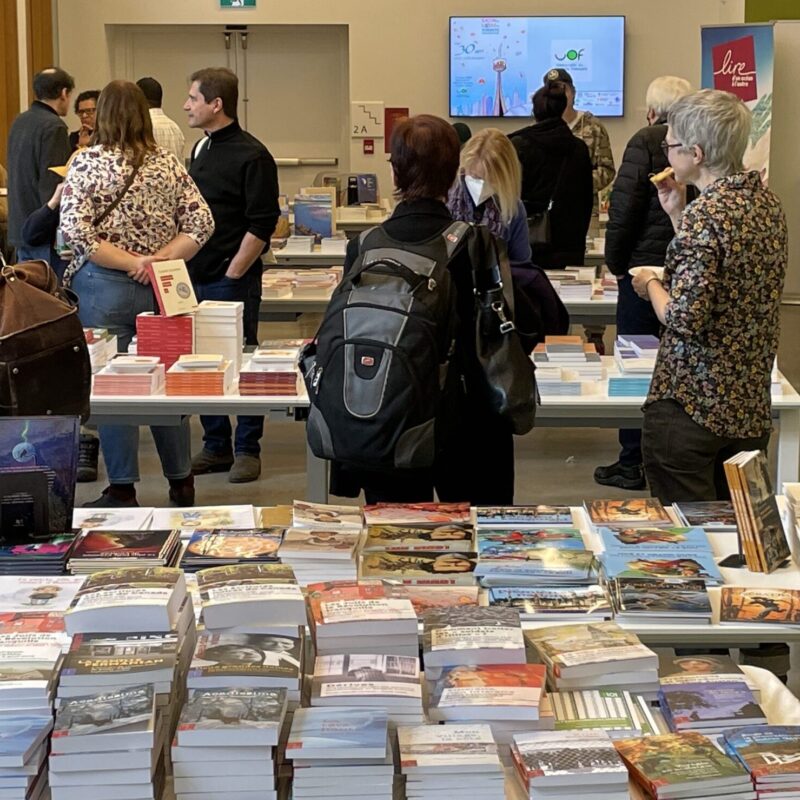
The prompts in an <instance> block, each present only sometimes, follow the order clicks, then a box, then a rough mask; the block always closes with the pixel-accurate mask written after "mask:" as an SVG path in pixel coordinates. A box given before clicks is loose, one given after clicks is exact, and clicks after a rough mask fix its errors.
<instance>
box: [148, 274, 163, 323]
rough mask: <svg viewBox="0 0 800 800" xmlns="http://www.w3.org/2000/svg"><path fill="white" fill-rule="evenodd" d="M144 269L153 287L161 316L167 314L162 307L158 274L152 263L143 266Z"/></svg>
mask: <svg viewBox="0 0 800 800" xmlns="http://www.w3.org/2000/svg"><path fill="white" fill-rule="evenodd" d="M145 270H146V271H147V275H148V277H149V278H150V286H151V287H152V288H153V294H154V295H155V296H156V302H157V303H158V310H159V312H160V313H161V316H162V317H166V316H167V311H166V309H165V308H164V301H163V300H162V299H161V286H160V285H159V283H158V276H157V275H156V271H155V268H154V267H153V265H152V264H147V265H146V266H145Z"/></svg>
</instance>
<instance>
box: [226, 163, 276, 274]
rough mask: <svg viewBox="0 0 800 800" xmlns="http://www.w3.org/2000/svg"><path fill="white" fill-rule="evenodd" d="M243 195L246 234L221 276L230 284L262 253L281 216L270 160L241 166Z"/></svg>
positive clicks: (274, 173) (274, 172) (273, 168)
mask: <svg viewBox="0 0 800 800" xmlns="http://www.w3.org/2000/svg"><path fill="white" fill-rule="evenodd" d="M244 193H245V215H246V216H247V222H248V230H247V233H246V234H245V235H244V237H243V238H242V242H241V244H240V245H239V250H238V251H237V253H236V255H235V256H234V257H233V258H232V259H231V263H230V264H229V265H228V269H227V271H226V272H225V275H226V276H227V277H229V278H233V279H234V280H235V279H237V278H241V277H242V276H243V275H244V274H245V272H247V270H248V269H250V267H251V266H252V265H253V263H254V262H255V260H256V259H257V258H258V257H259V256H260V255H261V254H262V253H263V252H264V248H265V246H266V245H267V243H268V242H269V240H270V237H271V236H272V234H273V233H274V232H275V226H276V225H277V224H278V217H279V216H280V215H281V210H280V207H279V206H278V194H279V189H278V168H277V167H276V166H275V161H274V160H273V158H272V156H270V155H268V154H264V155H263V156H259V157H258V158H255V159H253V160H252V161H250V162H249V163H248V164H247V165H246V166H245V176H244Z"/></svg>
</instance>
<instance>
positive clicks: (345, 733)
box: [286, 708, 389, 757]
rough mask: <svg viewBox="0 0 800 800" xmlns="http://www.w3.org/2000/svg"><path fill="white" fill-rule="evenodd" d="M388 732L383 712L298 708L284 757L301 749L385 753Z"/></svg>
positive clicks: (386, 718)
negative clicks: (376, 750)
mask: <svg viewBox="0 0 800 800" xmlns="http://www.w3.org/2000/svg"><path fill="white" fill-rule="evenodd" d="M388 732H389V720H388V716H387V714H386V709H382V708H375V709H371V708H369V709H368V708H298V709H297V710H296V711H295V712H294V717H293V719H292V731H291V733H290V734H289V741H288V742H287V745H286V750H287V757H291V755H290V754H291V753H292V751H295V755H297V753H296V751H297V750H304V749H314V750H338V749H341V748H363V749H366V750H370V751H374V750H375V749H376V748H377V749H380V748H381V747H383V748H384V749H385V747H386V740H387V736H388Z"/></svg>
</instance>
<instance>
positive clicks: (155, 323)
mask: <svg viewBox="0 0 800 800" xmlns="http://www.w3.org/2000/svg"><path fill="white" fill-rule="evenodd" d="M193 352H194V315H192V314H184V315H181V316H177V317H164V316H161V315H160V314H153V313H151V312H150V311H145V312H143V313H141V314H138V315H137V316H136V354H137V355H140V356H157V357H158V360H159V361H160V362H161V363H162V364H163V365H164V368H165V369H169V368H170V367H171V366H172V365H173V364H174V363H175V362H176V361H177V360H178V359H179V358H180V357H181V356H182V355H186V354H188V353H193Z"/></svg>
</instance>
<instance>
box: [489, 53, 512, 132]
mask: <svg viewBox="0 0 800 800" xmlns="http://www.w3.org/2000/svg"><path fill="white" fill-rule="evenodd" d="M507 68H508V62H507V61H506V60H505V59H504V58H503V45H502V44H501V45H500V46H499V47H498V48H497V58H495V59H494V60H493V61H492V69H493V70H494V71H495V72H496V73H497V80H496V81H495V89H494V105H493V106H492V116H493V117H504V116H505V115H506V109H505V106H504V105H503V73H504V72H505V71H506V69H507Z"/></svg>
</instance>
